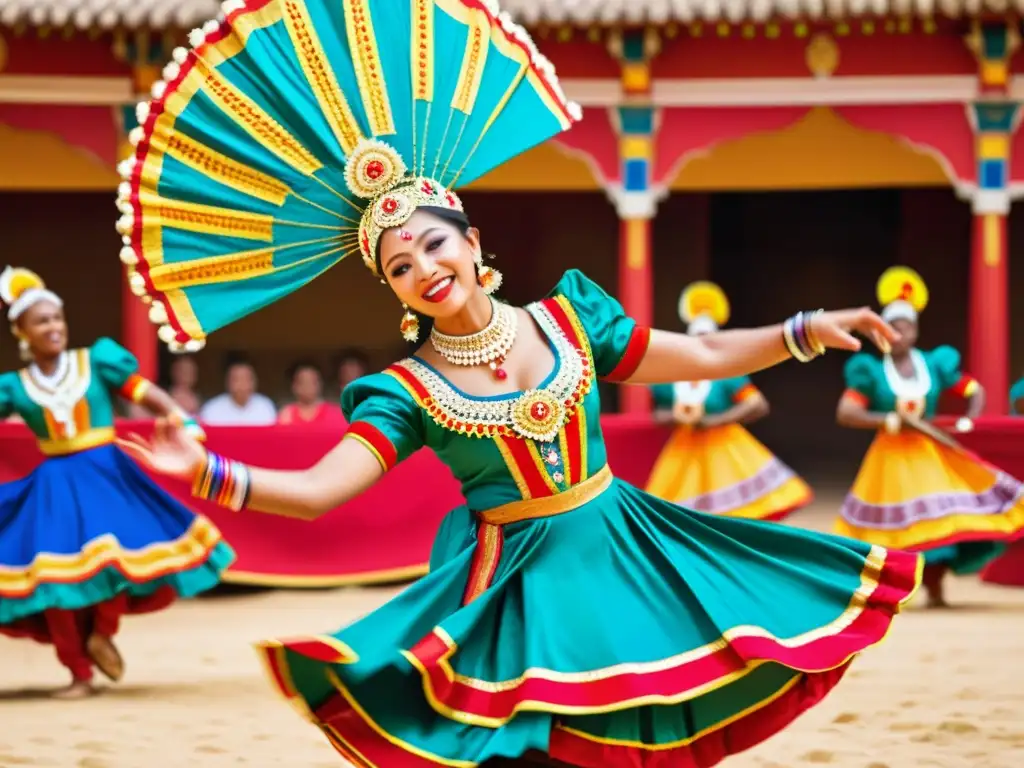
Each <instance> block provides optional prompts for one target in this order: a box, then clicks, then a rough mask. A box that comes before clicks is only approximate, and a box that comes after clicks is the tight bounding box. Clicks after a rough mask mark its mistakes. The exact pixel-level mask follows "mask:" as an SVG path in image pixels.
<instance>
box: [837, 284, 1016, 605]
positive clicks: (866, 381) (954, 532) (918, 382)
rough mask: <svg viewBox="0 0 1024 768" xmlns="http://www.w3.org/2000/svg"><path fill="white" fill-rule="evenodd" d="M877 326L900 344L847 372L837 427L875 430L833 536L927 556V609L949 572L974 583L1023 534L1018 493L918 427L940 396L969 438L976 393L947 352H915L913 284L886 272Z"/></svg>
mask: <svg viewBox="0 0 1024 768" xmlns="http://www.w3.org/2000/svg"><path fill="white" fill-rule="evenodd" d="M878 301H879V303H880V304H881V305H882V306H883V308H884V309H883V310H882V317H884V318H885V319H887V320H889V321H890V322H891V323H892V324H893V326H894V327H895V328H896V329H897V330H898V331H899V333H900V339H899V340H898V341H897V342H896V343H895V344H893V345H892V351H891V353H890V354H887V355H885V356H884V358H882V359H878V358H876V357H873V356H871V355H868V354H857V355H854V356H853V357H851V358H850V359H849V360H848V361H847V363H846V387H847V389H846V392H845V393H844V395H843V397H842V399H841V400H840V401H839V407H838V411H837V420H838V421H839V423H840V424H841V425H842V426H844V427H850V428H853V429H872V430H877V431H878V435H877V436H876V437H875V440H874V442H873V443H872V444H871V448H870V449H869V450H868V453H867V455H866V456H865V457H864V462H863V464H861V468H860V472H859V473H858V474H857V479H856V480H855V481H854V484H853V488H852V489H851V490H850V493H849V494H848V495H847V497H846V500H845V501H844V503H843V507H842V510H841V512H840V517H839V521H838V523H837V526H836V530H837V531H838V532H839V533H841V534H843V535H845V536H851V537H853V538H856V539H860V540H861V541H865V542H870V543H872V544H878V545H881V546H885V547H891V548H893V549H902V550H912V551H922V552H924V553H925V562H926V563H927V567H926V568H925V579H924V584H925V588H926V589H927V591H928V603H929V605H931V606H933V607H941V606H944V605H946V600H945V595H944V593H943V577H944V576H945V574H946V572H947V571H950V570H952V571H953V572H955V573H973V572H976V571H978V570H979V569H981V568H982V567H983V566H984V565H985V563H987V562H988V561H989V560H991V559H992V558H993V557H995V556H996V555H998V554H999V552H1000V551H1001V549H1002V546H1003V545H1002V542H1005V541H1007V540H1008V539H1010V538H1013V537H1014V536H1015V535H1017V534H1018V532H1019V531H1020V530H1021V528H1022V527H1024V500H1022V489H1021V484H1020V483H1019V482H1018V481H1016V480H1014V479H1013V478H1011V477H1009V476H1008V475H1006V474H1005V473H1003V472H1001V471H999V470H998V469H996V468H994V467H992V466H990V465H988V464H986V463H985V462H983V461H981V460H980V459H979V458H978V457H976V456H973V455H971V454H969V453H967V452H966V451H964V450H963V449H962V448H959V447H958V446H957V445H956V443H955V442H953V441H951V440H941V439H937V438H940V437H941V433H937V432H935V431H934V430H933V429H930V428H928V427H927V425H926V424H924V423H923V422H922V419H929V418H931V417H932V416H934V415H935V412H936V409H937V407H938V402H939V397H940V395H941V394H942V393H943V392H945V391H947V390H952V391H953V392H954V393H956V394H959V395H961V396H962V397H964V398H966V399H967V402H968V410H967V416H965V417H962V418H960V419H959V420H958V421H957V427H956V428H957V430H958V431H967V430H969V429H971V427H972V420H973V419H974V418H976V417H977V415H978V414H980V413H981V410H982V407H983V405H984V391H983V390H982V388H981V386H980V385H979V384H978V382H977V381H975V380H974V379H973V378H971V377H970V376H967V375H965V374H963V373H961V371H960V353H958V352H957V351H956V350H955V349H953V348H952V347H946V346H943V347H937V348H935V349H933V350H931V351H930V352H922V351H920V350H918V349H917V348H916V347H915V346H914V345H915V343H916V342H917V331H918V316H919V314H920V313H921V311H922V310H924V308H925V307H926V306H927V304H928V289H927V287H926V286H925V284H924V281H923V280H922V279H921V277H920V275H918V274H917V273H916V272H914V271H913V270H911V269H908V268H906V267H892V268H890V269H888V270H886V271H885V273H884V274H883V275H882V277H881V278H880V279H879V281H878Z"/></svg>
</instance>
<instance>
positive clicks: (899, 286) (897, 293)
mask: <svg viewBox="0 0 1024 768" xmlns="http://www.w3.org/2000/svg"><path fill="white" fill-rule="evenodd" d="M875 292H876V293H877V294H878V303H879V304H880V305H881V306H882V317H883V318H885V319H886V320H887V321H889V322H890V323H891V322H892V321H893V320H909V321H910V322H912V323H916V322H917V316H918V315H919V314H920V313H921V312H923V311H924V309H925V307H927V306H928V286H927V285H925V283H924V280H922V279H921V276H920V275H919V274H917V272H915V271H914V270H912V269H911V268H910V267H889V268H888V269H887V270H885V272H883V273H882V276H881V277H880V278H878V285H877V287H876V289H875Z"/></svg>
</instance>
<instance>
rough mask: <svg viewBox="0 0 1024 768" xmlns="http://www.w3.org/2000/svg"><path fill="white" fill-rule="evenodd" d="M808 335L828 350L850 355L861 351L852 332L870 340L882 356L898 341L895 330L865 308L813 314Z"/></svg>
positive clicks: (898, 336)
mask: <svg viewBox="0 0 1024 768" xmlns="http://www.w3.org/2000/svg"><path fill="white" fill-rule="evenodd" d="M811 332H812V333H813V334H814V335H815V336H817V337H818V340H819V341H820V342H821V343H822V344H824V345H825V347H826V348H827V349H845V350H848V351H850V352H858V351H860V348H861V342H860V340H859V339H857V338H856V337H855V336H854V335H853V334H854V333H859V334H861V335H862V336H866V337H867V338H869V339H871V341H872V342H873V343H874V344H875V346H877V347H878V348H879V349H880V350H881V351H882V352H883V353H884V354H888V353H889V351H890V350H891V349H892V347H891V346H890V345H891V344H892V343H893V342H896V341H899V340H900V335H899V333H897V332H896V329H895V328H893V327H892V326H891V325H889V324H888V323H887V322H885V320H883V319H882V318H881V317H879V316H878V315H877V314H876V313H874V312H872V311H871V310H870V309H868V308H867V307H861V308H860V309H841V310H838V311H836V312H822V313H821V314H820V315H815V316H814V319H813V320H812V321H811Z"/></svg>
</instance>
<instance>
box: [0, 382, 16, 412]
mask: <svg viewBox="0 0 1024 768" xmlns="http://www.w3.org/2000/svg"><path fill="white" fill-rule="evenodd" d="M17 386H18V374H17V373H13V372H11V373H2V374H0V419H6V418H8V417H9V416H12V415H13V414H14V412H15V411H14V391H15V387H17Z"/></svg>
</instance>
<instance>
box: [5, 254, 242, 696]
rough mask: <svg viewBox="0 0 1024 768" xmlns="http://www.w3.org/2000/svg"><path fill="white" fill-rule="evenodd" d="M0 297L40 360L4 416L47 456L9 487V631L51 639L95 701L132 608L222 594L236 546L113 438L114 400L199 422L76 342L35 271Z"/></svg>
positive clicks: (116, 660)
mask: <svg viewBox="0 0 1024 768" xmlns="http://www.w3.org/2000/svg"><path fill="white" fill-rule="evenodd" d="M0 297H2V299H3V301H4V303H5V304H6V305H7V318H8V320H9V321H10V322H11V328H12V331H13V332H14V334H15V336H17V338H18V344H19V346H20V348H21V351H22V356H23V358H24V359H25V360H26V361H27V362H28V363H29V365H28V366H27V367H26V368H24V369H22V370H21V371H15V372H11V373H5V374H2V375H0V418H6V417H7V416H10V415H11V414H15V413H16V414H18V415H19V416H20V417H21V418H22V419H23V420H24V421H25V423H26V424H27V425H28V427H29V428H30V429H31V430H32V431H33V432H34V433H35V435H36V437H37V438H38V441H39V448H40V450H41V451H42V452H43V453H44V454H45V455H46V457H47V458H46V460H45V461H44V462H43V463H42V464H41V465H39V466H38V467H37V468H36V469H35V470H34V471H33V472H32V474H30V475H29V476H27V477H25V478H23V479H21V480H16V481H14V482H10V483H6V484H4V485H0V633H3V634H6V635H10V636H13V637H27V638H31V639H34V640H37V641H39V642H44V643H51V644H52V645H53V646H54V648H55V650H56V651H57V658H58V659H59V660H60V662H61V664H63V665H64V666H65V667H67V669H68V670H69V671H70V672H71V676H72V682H71V685H70V686H68V687H67V688H65V689H63V690H62V691H60V692H58V693H57V694H56V695H57V696H59V697H62V698H82V697H85V696H88V695H89V694H90V693H92V692H93V687H92V682H91V681H92V678H93V666H94V665H95V666H96V667H97V668H98V669H99V670H100V671H101V672H103V673H104V674H105V675H106V676H107V677H109V678H110V679H111V680H115V681H116V680H119V679H121V676H122V675H123V673H124V662H123V660H122V658H121V655H120V653H119V652H118V650H117V648H116V646H115V645H114V642H113V638H114V636H115V635H116V634H117V631H118V628H119V626H120V619H121V617H122V616H124V615H125V614H131V613H148V612H152V611H157V610H161V609H163V608H166V607H167V606H168V605H170V604H171V603H172V602H173V601H174V599H175V598H176V597H191V596H193V595H196V594H199V593H200V592H203V591H205V590H207V589H210V588H211V587H213V586H215V585H216V584H217V583H218V581H219V580H220V574H221V573H222V572H223V571H224V569H226V568H227V567H228V565H230V563H231V561H232V560H233V559H234V554H233V552H232V551H231V549H230V548H229V547H228V545H227V544H225V543H224V542H223V541H221V537H220V532H219V531H218V530H217V529H216V528H215V527H214V526H213V525H212V524H211V523H210V521H209V520H207V519H206V518H204V517H200V516H196V515H194V514H193V513H192V512H190V511H189V510H188V509H186V508H185V507H184V506H182V505H181V504H180V503H178V502H177V501H175V500H174V499H172V498H171V497H170V496H169V495H168V494H167V493H165V492H164V491H163V490H161V489H160V488H159V487H158V486H157V485H156V484H155V483H154V482H153V481H152V480H150V479H149V478H148V477H147V476H146V475H145V474H144V473H143V472H142V470H141V469H139V467H138V466H137V465H136V464H135V463H134V462H133V461H131V459H129V458H128V457H127V456H125V455H124V454H123V453H122V452H121V451H120V450H119V449H118V448H117V447H116V446H115V445H114V426H113V425H114V402H115V398H117V397H122V398H125V399H126V400H128V401H130V402H133V403H138V404H141V405H143V406H145V407H146V408H147V409H149V410H150V411H151V412H153V413H154V414H156V415H159V416H169V415H171V414H175V415H178V419H179V423H182V424H183V425H184V426H183V428H185V429H186V430H187V431H188V433H189V434H191V435H194V436H200V435H201V432H200V431H199V429H198V425H196V424H195V422H194V421H192V420H191V419H187V418H184V417H181V416H180V412H179V409H178V407H177V406H176V405H175V404H174V402H173V401H172V400H171V398H170V396H169V395H168V394H167V393H166V392H164V391H163V390H161V389H160V388H159V387H156V386H155V385H153V384H152V383H151V382H149V381H146V380H145V379H143V378H142V377H140V376H139V375H138V374H137V370H138V366H137V364H136V361H135V358H133V357H132V355H131V354H129V353H128V352H127V351H126V350H124V349H123V348H122V347H120V346H118V344H116V343H115V342H113V341H111V340H110V339H100V340H99V341H97V342H96V343H95V344H93V345H92V346H91V347H89V348H88V349H75V350H68V349H67V336H68V334H67V324H66V322H65V320H64V309H63V302H62V301H61V299H60V297H59V296H57V295H56V294H55V293H53V292H52V291H49V290H47V289H46V287H45V286H44V285H43V282H42V280H40V279H39V277H38V276H37V275H35V274H34V273H32V272H29V271H28V270H25V269H11V268H10V267H8V268H7V269H6V270H5V271H4V272H3V274H2V275H0Z"/></svg>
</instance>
